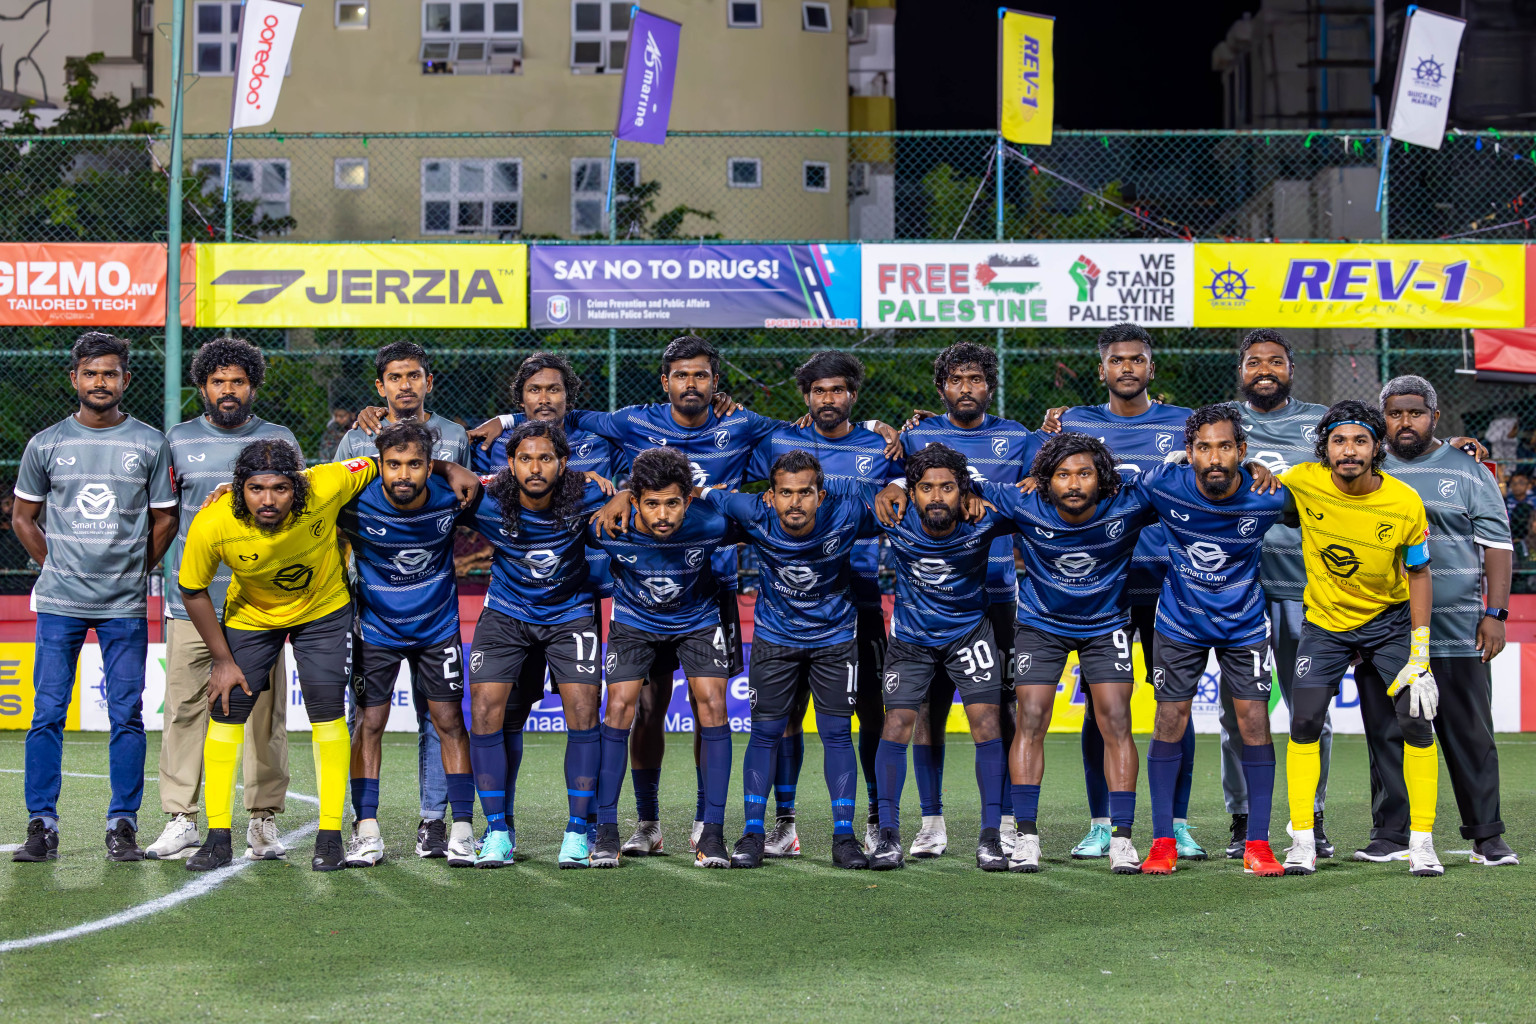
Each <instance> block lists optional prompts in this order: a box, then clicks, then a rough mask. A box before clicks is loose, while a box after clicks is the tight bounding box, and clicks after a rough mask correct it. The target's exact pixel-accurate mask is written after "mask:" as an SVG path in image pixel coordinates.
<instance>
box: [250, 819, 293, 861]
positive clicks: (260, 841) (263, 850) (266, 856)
mask: <svg viewBox="0 0 1536 1024" xmlns="http://www.w3.org/2000/svg"><path fill="white" fill-rule="evenodd" d="M286 856H288V847H286V846H284V845H283V841H282V840H281V839H279V838H278V837H277V821H276V819H274V818H252V819H251V823H250V824H249V825H247V826H245V859H246V860H281V859H282V858H284V857H286Z"/></svg>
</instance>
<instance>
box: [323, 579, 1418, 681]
mask: <svg viewBox="0 0 1536 1024" xmlns="http://www.w3.org/2000/svg"><path fill="white" fill-rule="evenodd" d="M1412 638H1413V617H1412V616H1411V615H1410V614H1409V611H1408V602H1406V601H1404V602H1403V603H1402V604H1396V605H1393V606H1392V607H1390V608H1388V609H1387V610H1386V611H1384V612H1382V613H1381V614H1380V615H1378V616H1376V617H1375V618H1374V619H1371V620H1370V621H1369V622H1367V623H1365V624H1364V625H1362V626H1360V627H1359V628H1357V629H1351V630H1348V631H1347V632H1343V633H1335V632H1333V631H1331V630H1327V629H1324V628H1323V627H1321V626H1316V625H1313V624H1312V622H1311V620H1308V621H1306V622H1304V623H1302V626H1301V639H1300V641H1299V642H1298V643H1297V645H1296V669H1295V671H1294V672H1293V673H1292V675H1291V687H1292V689H1295V688H1296V687H1304V688H1308V687H1327V688H1328V690H1329V692H1330V693H1334V694H1337V693H1338V692H1339V684H1340V683H1342V682H1343V681H1344V673H1345V672H1346V671H1348V669H1349V665H1350V662H1352V661H1353V660H1354V659H1355V656H1356V655H1359V656H1360V658H1361V660H1363V661H1366V662H1369V663H1370V666H1371V667H1372V668H1373V669H1375V670H1376V674H1377V675H1378V676H1380V677H1381V678H1382V679H1384V680H1386V681H1387V682H1388V683H1390V682H1391V681H1392V680H1394V679H1396V678H1397V674H1398V673H1399V672H1401V671H1402V670H1403V666H1404V665H1406V664H1408V647H1409V644H1410V642H1411V641H1412ZM295 655H297V651H295Z"/></svg>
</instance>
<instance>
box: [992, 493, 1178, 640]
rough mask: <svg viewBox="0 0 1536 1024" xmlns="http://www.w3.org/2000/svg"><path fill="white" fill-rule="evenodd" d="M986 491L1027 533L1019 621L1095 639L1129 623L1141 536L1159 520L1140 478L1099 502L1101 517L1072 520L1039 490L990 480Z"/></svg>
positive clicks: (1022, 539)
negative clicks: (1129, 591) (1129, 590)
mask: <svg viewBox="0 0 1536 1024" xmlns="http://www.w3.org/2000/svg"><path fill="white" fill-rule="evenodd" d="M981 493H982V497H984V498H986V499H987V500H988V501H990V502H991V503H992V504H994V505H996V506H997V510H998V512H999V513H1001V514H1002V515H1003V516H1005V517H1006V518H1007V519H1008V520H1009V521H1010V522H1012V523H1013V524H1014V526H1015V527H1016V528H1017V529H1018V531H1019V542H1020V543H1019V554H1020V556H1021V557H1023V559H1024V574H1023V576H1021V577H1020V579H1019V611H1018V622H1019V624H1020V625H1022V626H1030V627H1032V628H1034V629H1038V630H1042V631H1044V632H1046V633H1054V634H1055V635H1057V636H1067V637H1074V638H1089V637H1097V636H1104V635H1105V634H1108V633H1113V632H1114V631H1115V630H1117V629H1124V628H1125V626H1126V624H1127V623H1128V622H1129V621H1130V612H1129V602H1128V601H1127V600H1126V593H1125V581H1126V576H1127V574H1128V571H1129V568H1130V563H1131V553H1132V552H1133V551H1135V550H1136V537H1137V534H1138V533H1141V532H1143V529H1142V528H1143V527H1145V526H1147V525H1149V524H1151V523H1154V522H1156V521H1157V513H1156V512H1155V511H1153V509H1152V505H1151V502H1149V501H1148V499H1147V494H1146V492H1145V491H1144V490H1142V488H1141V487H1140V486H1139V485H1138V484H1136V483H1135V482H1134V481H1132V482H1129V483H1126V484H1123V485H1122V486H1121V488H1120V490H1119V492H1118V493H1116V495H1115V496H1114V497H1113V498H1111V499H1109V500H1108V501H1101V502H1099V507H1098V508H1097V509H1095V510H1094V514H1093V518H1091V519H1089V520H1088V521H1087V522H1086V523H1078V524H1075V525H1074V524H1069V523H1067V522H1065V521H1064V520H1063V519H1062V518H1061V516H1060V515H1059V514H1057V512H1056V509H1055V507H1054V506H1052V505H1051V504H1049V503H1048V502H1046V501H1044V500H1042V499H1041V497H1040V494H1039V493H1038V492H1036V493H1034V494H1022V493H1020V492H1019V490H1018V488H1016V487H1011V486H998V485H996V484H984V485H982V488H981Z"/></svg>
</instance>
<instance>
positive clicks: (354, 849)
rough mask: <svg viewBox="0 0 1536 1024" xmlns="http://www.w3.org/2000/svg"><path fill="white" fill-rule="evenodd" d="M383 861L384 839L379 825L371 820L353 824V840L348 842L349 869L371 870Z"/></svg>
mask: <svg viewBox="0 0 1536 1024" xmlns="http://www.w3.org/2000/svg"><path fill="white" fill-rule="evenodd" d="M383 859H384V837H383V836H381V835H380V834H379V823H378V822H377V821H374V820H373V819H371V818H370V819H369V820H367V821H359V822H356V823H355V824H353V826H352V838H351V839H348V840H347V867H349V868H371V867H373V866H374V865H375V864H377V863H378V862H379V861H381V860H383Z"/></svg>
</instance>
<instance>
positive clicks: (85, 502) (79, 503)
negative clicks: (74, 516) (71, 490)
mask: <svg viewBox="0 0 1536 1024" xmlns="http://www.w3.org/2000/svg"><path fill="white" fill-rule="evenodd" d="M75 509H76V510H77V511H79V513H80V514H81V515H82V516H85V518H87V519H105V518H107V516H109V515H111V514H112V513H113V512H115V511H116V510H117V495H116V494H113V493H112V488H110V487H108V486H107V485H106V484H86V485H85V486H84V487H82V488H80V493H79V494H77V495H75Z"/></svg>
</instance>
